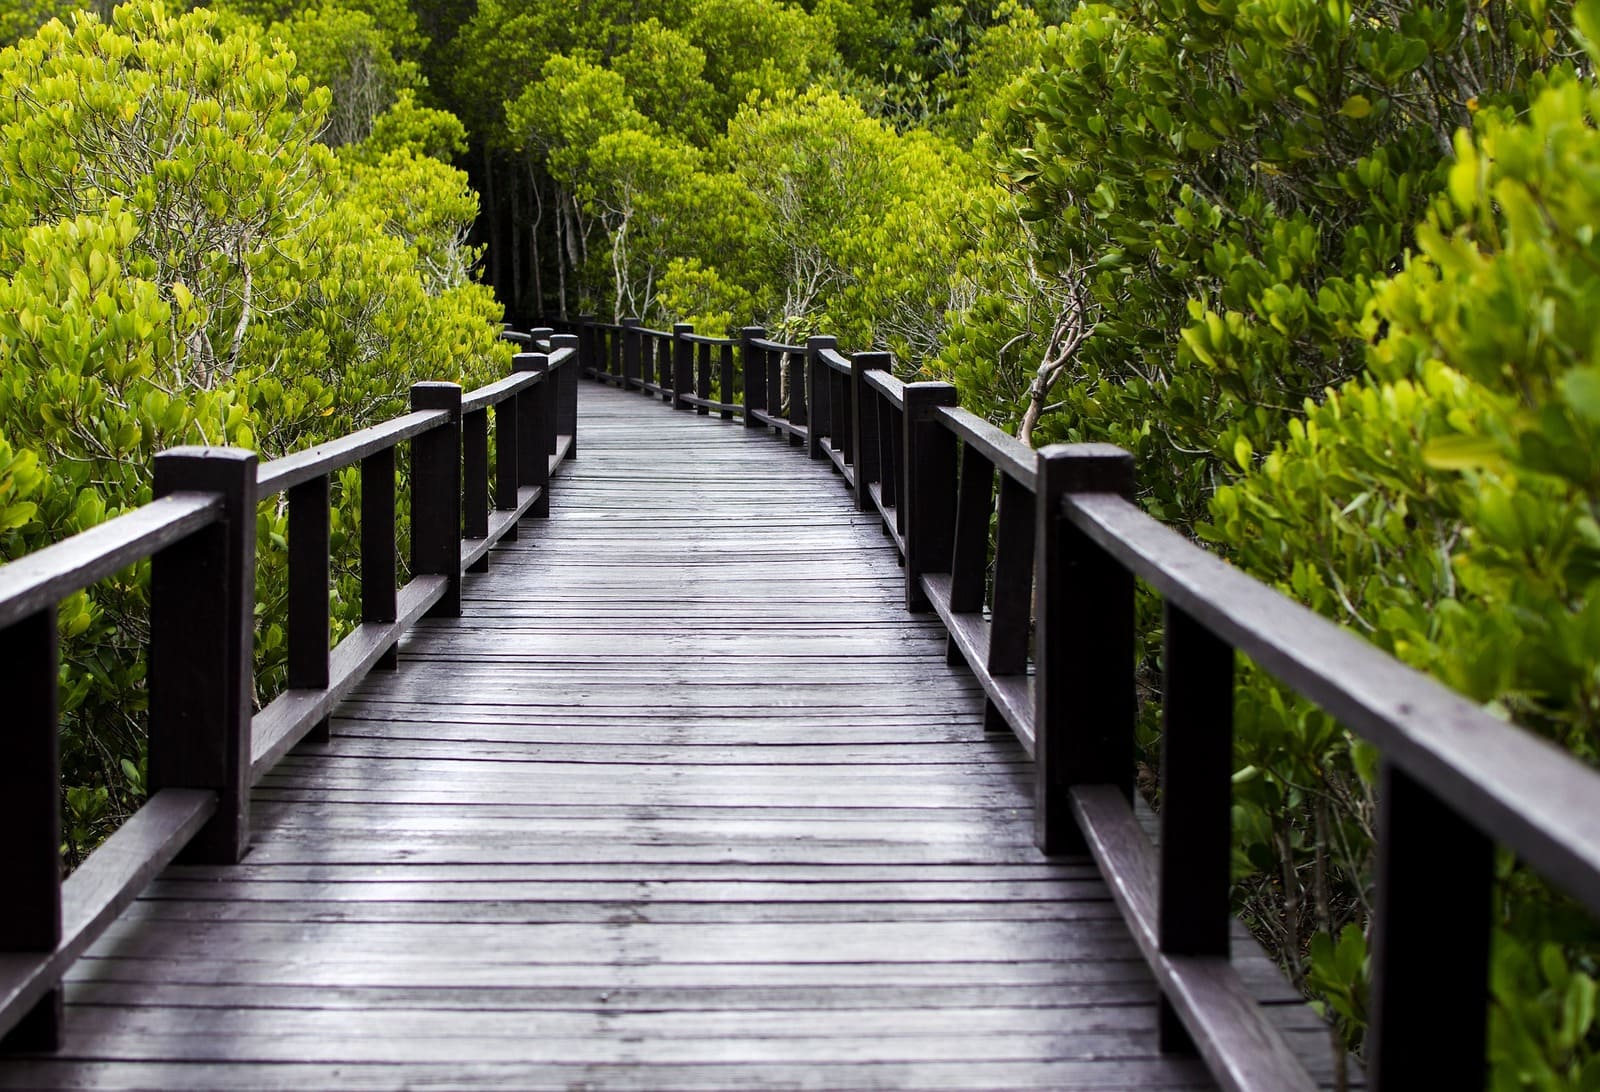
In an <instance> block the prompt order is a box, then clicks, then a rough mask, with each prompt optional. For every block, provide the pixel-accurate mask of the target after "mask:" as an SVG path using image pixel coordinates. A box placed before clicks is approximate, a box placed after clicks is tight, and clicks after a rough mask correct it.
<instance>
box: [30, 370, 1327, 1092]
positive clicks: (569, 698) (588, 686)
mask: <svg viewBox="0 0 1600 1092" xmlns="http://www.w3.org/2000/svg"><path fill="white" fill-rule="evenodd" d="M579 436H580V448H581V450H580V455H579V459H578V461H577V462H576V463H573V464H569V466H568V467H567V469H566V471H565V473H564V474H563V475H562V476H561V477H559V478H558V479H557V482H556V485H555V488H554V493H553V497H554V503H553V514H552V517H551V519H550V520H549V521H548V523H547V524H546V523H543V522H540V521H532V520H530V521H527V522H525V523H524V525H523V527H524V531H523V536H522V540H521V541H520V542H516V543H511V544H507V545H505V546H503V547H501V548H499V549H497V550H496V551H495V553H494V555H493V566H492V570H491V572H489V573H488V574H486V575H481V576H471V577H469V578H468V580H467V583H466V587H465V595H466V599H467V603H466V608H465V613H466V617H464V618H462V619H461V620H459V621H448V622H443V621H436V622H426V623H424V624H423V625H422V626H421V627H420V628H419V629H418V630H417V631H415V633H414V634H413V635H412V636H411V637H410V638H408V639H407V641H406V643H405V644H404V645H403V646H402V649H401V662H400V669H399V671H398V673H395V674H379V675H375V676H373V677H372V678H371V679H369V680H368V682H367V683H366V684H365V685H364V686H363V687H362V688H361V690H360V691H359V692H358V693H357V694H356V696H355V697H354V698H353V699H352V700H350V701H348V702H346V703H345V705H344V706H343V707H342V708H341V711H340V715H339V716H338V717H336V719H335V722H334V730H335V733H336V735H335V738H334V739H333V740H332V742H330V743H326V744H306V745H302V746H301V747H300V748H299V749H298V750H297V751H295V752H294V753H293V754H292V755H290V756H289V757H288V758H287V759H286V760H285V761H284V762H283V763H282V764H281V765H280V766H279V767H278V769H277V770H276V771H275V772H274V773H273V774H271V775H270V776H269V777H268V778H267V779H266V780H265V781H264V782H263V783H262V785H261V786H260V788H259V789H258V790H257V793H256V802H255V808H256V811H255V823H256V836H255V845H254V848H253V849H252V851H251V852H250V854H249V856H248V857H247V858H246V860H245V862H244V863H243V864H241V865H238V866H235V867H231V868H213V867H204V868H202V867H174V868H171V869H169V870H168V871H167V872H166V873H165V874H164V876H163V877H162V878H161V879H159V880H158V881H157V882H156V883H155V884H154V885H153V886H152V887H151V888H150V889H149V891H148V892H147V893H146V894H145V896H144V897H143V898H141V899H140V900H139V901H138V902H137V903H136V904H135V905H134V906H133V907H132V908H131V909H130V910H129V911H128V912H127V913H126V914H125V915H124V916H123V918H122V920H121V921H119V922H118V923H117V924H116V925H114V926H113V927H112V928H111V930H110V932H109V933H108V934H107V935H106V936H105V937H104V938H103V939H102V940H101V941H100V942H99V943H98V944H97V945H96V946H95V947H94V949H93V950H92V951H91V953H90V955H89V956H88V957H87V958H85V959H83V960H81V961H80V962H79V963H78V964H77V966H76V967H75V969H74V970H73V971H72V972H71V975H70V977H69V979H68V993H67V1001H68V1013H67V1024H66V1028H67V1041H66V1044H65V1046H64V1049H63V1050H62V1051H60V1053H59V1055H57V1056H53V1057H51V1058H47V1059H46V1058H32V1059H29V1058H22V1059H15V1060H10V1061H5V1062H0V1087H6V1088H18V1087H27V1088H37V1087H108V1088H109V1087H148V1088H180V1087H182V1088H222V1087H249V1088H263V1087H295V1088H322V1087H330V1088H331V1087H341V1088H369V1087H382V1088H396V1087H422V1088H431V1087H463V1086H476V1087H483V1086H491V1087H509V1088H572V1089H591V1088H592V1089H600V1088H606V1089H612V1088H615V1089H661V1090H665V1089H676V1088H684V1089H689V1088H693V1089H702V1088H704V1089H711V1088H716V1089H758V1088H829V1089H832V1088H951V1089H954V1088H966V1089H1000V1088H1037V1089H1076V1088H1084V1089H1088V1088H1094V1089H1178V1088H1183V1089H1190V1088H1196V1089H1198V1088H1209V1087H1211V1084H1210V1081H1209V1080H1208V1078H1207V1076H1206V1073H1205V1071H1204V1069H1203V1068H1202V1067H1201V1065H1200V1064H1199V1063H1198V1062H1195V1061H1192V1060H1183V1059H1176V1058H1171V1057H1163V1056H1162V1055H1160V1053H1159V1052H1158V1051H1157V1048H1156V1035H1155V1026H1156V1000H1155V989H1154V986H1153V984H1152V982H1151V979H1150V976H1149V973H1148V972H1147V970H1146V969H1145V965H1144V963H1143V961H1142V960H1141V959H1140V957H1139V953H1138V951H1137V949H1136V948H1135V945H1134V943H1133V941H1132V939H1131V938H1130V937H1129V935H1128V933H1127V930H1126V928H1125V927H1124V926H1123V924H1122V922H1121V920H1120V918H1119V917H1118V915H1117V911H1116V908H1115V906H1114V905H1113V904H1112V902H1111V900H1110V898H1109V895H1108V893H1107V891H1106V888H1105V886H1104V884H1103V883H1102V882H1101V881H1100V880H1099V879H1098V877H1097V875H1096V872H1095V870H1094V868H1093V866H1092V864H1091V863H1090V862H1089V861H1088V860H1087V859H1081V858H1056V859H1051V860H1047V859H1045V858H1043V857H1041V856H1040V855H1039V854H1038V852H1037V851H1036V850H1035V849H1034V848H1033V845H1032V840H1031V820H1030V814H1031V813H1030V770H1029V767H1028V765H1027V762H1026V758H1025V756H1024V754H1023V753H1022V752H1021V750H1020V749H1019V747H1018V746H1017V745H1016V744H1015V743H1014V742H1013V741H1011V740H1010V739H1009V738H1008V737H1007V738H1003V737H998V736H988V737H986V736H985V735H984V732H983V717H982V699H981V692H980V691H979V690H978V689H977V687H976V684H975V683H974V682H973V680H972V679H971V677H970V676H969V675H967V674H966V672H965V671H964V669H959V668H952V667H948V666H947V665H946V661H945V646H944V637H943V631H942V629H940V627H939V625H938V623H937V621H936V620H934V619H933V618H932V617H931V616H929V617H926V618H924V617H918V616H911V615H908V614H907V613H906V612H905V610H904V608H903V606H902V603H901V582H900V573H899V570H898V569H897V567H896V564H895V555H894V552H893V551H892V549H890V548H889V547H888V546H887V545H886V544H885V543H884V540H883V539H882V537H881V532H880V531H879V530H878V529H877V528H876V526H875V524H874V523H873V521H872V520H870V519H869V518H868V517H866V516H864V515H861V514H858V513H857V512H855V511H854V509H853V507H852V506H851V503H850V499H849V496H848V494H847V493H846V491H845V490H844V489H843V488H841V486H840V484H839V482H838V481H837V479H836V478H834V477H833V476H832V475H831V474H830V473H828V472H827V471H826V469H824V468H821V467H819V466H818V465H816V464H808V463H807V462H806V461H805V460H804V458H803V457H802V456H801V455H799V454H797V453H795V452H793V451H791V450H790V449H789V448H788V447H786V446H785V445H784V444H781V443H779V442H777V441H776V440H773V439H771V438H768V437H766V436H763V435H759V434H757V433H754V432H750V431H747V430H745V429H743V428H741V427H739V426H737V425H733V424H728V425H724V424H720V423H717V422H708V421H705V420H703V419H695V418H693V417H692V416H690V415H688V414H673V413H669V412H668V411H667V410H665V409H661V408H658V407H652V406H651V405H650V404H649V403H648V402H646V400H645V399H644V398H642V397H641V396H639V395H637V394H631V395H625V394H622V393H620V392H616V391H613V390H610V389H609V388H599V387H595V386H591V385H587V384H586V385H585V386H584V388H583V390H582V417H581V425H580V428H579ZM1242 947H1243V948H1244V949H1245V950H1246V951H1247V952H1248V954H1247V955H1245V956H1242V957H1240V962H1241V963H1242V965H1243V966H1244V969H1245V973H1246V978H1247V981H1249V982H1250V983H1252V984H1253V986H1254V987H1255V988H1256V989H1257V990H1258V991H1259V993H1260V995H1261V996H1263V997H1267V998H1270V999H1275V1000H1276V1002H1278V1003H1277V1005H1276V1006H1275V1008H1276V1011H1277V1012H1278V1013H1279V1015H1280V1023H1281V1024H1282V1025H1283V1026H1285V1027H1287V1028H1291V1029H1299V1030H1294V1031H1291V1038H1292V1039H1293V1040H1294V1041H1295V1042H1296V1044H1297V1046H1298V1047H1300V1048H1302V1049H1303V1050H1304V1052H1305V1054H1306V1056H1307V1057H1310V1058H1318V1059H1321V1061H1320V1062H1319V1063H1314V1068H1313V1072H1314V1073H1316V1074H1318V1075H1319V1078H1321V1077H1326V1075H1327V1071H1328V1068H1329V1067H1328V1063H1327V1061H1326V1059H1327V1053H1328V1052H1327V1035H1326V1032H1325V1031H1323V1030H1321V1028H1320V1026H1319V1025H1317V1023H1316V1021H1315V1019H1314V1017H1312V1016H1311V1014H1310V1013H1309V1012H1308V1011H1307V1010H1305V1009H1304V1007H1303V1006H1301V1005H1299V1004H1298V1003H1297V1000H1296V998H1295V997H1294V995H1293V994H1291V993H1290V992H1289V991H1288V990H1287V989H1286V988H1285V987H1284V986H1283V985H1282V984H1281V982H1279V980H1278V979H1277V972H1276V971H1275V970H1274V969H1273V968H1271V966H1270V964H1268V963H1267V961H1266V960H1265V959H1264V958H1263V957H1261V956H1260V955H1259V953H1257V952H1256V951H1255V950H1254V949H1253V948H1252V947H1250V946H1249V945H1244V946H1242Z"/></svg>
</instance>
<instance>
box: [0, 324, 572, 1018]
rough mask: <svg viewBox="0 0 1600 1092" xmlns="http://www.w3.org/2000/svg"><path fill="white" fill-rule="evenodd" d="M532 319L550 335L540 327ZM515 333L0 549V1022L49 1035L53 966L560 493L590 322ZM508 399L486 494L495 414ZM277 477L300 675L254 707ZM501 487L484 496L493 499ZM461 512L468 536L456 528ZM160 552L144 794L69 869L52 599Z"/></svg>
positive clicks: (163, 472)
mask: <svg viewBox="0 0 1600 1092" xmlns="http://www.w3.org/2000/svg"><path fill="white" fill-rule="evenodd" d="M535 334H536V335H539V336H535ZM501 336H502V337H504V338H505V339H506V340H510V341H513V342H516V343H518V344H526V345H533V346H543V345H548V346H549V348H550V351H549V352H531V353H520V354H518V355H517V356H516V357H515V358H514V361H513V366H514V369H515V370H514V372H513V374H512V375H511V376H508V377H507V378H505V379H501V380H499V381H497V382H493V383H490V384H487V385H486V386H483V387H480V388H478V389H477V390H474V391H472V392H469V393H467V394H465V395H463V394H462V392H461V388H460V387H459V386H457V385H456V384H453V383H419V384H416V385H414V386H413V387H412V389H411V400H412V410H411V412H410V413H407V414H404V415H402V416H400V417H397V418H395V419H394V420H391V421H386V422H383V423H381V424H377V425H373V426H371V427H369V428H364V429H360V430H358V431H356V432H353V433H350V434H348V435H346V436H342V437H339V438H338V439H335V440H332V441H329V442H327V443H324V444H319V445H317V446H315V447H312V448H308V449H306V450H304V451H299V452H296V453H294V454H292V455H288V456H285V457H283V458H281V459H276V460H273V461H271V462H268V463H264V464H260V465H258V464H257V462H256V457H255V456H254V455H253V454H251V453H250V452H245V451H241V450H239V449H237V448H178V449H175V450H172V451H165V452H162V453H161V454H159V455H158V456H157V457H156V464H155V488H154V492H155V497H156V499H154V500H152V501H151V502H150V503H148V504H145V505H143V506H141V507H139V508H136V509H134V510H133V511H131V512H128V513H125V514H124V515H121V516H118V517H116V518H115V519H111V520H108V521H106V522H105V523H102V524H100V525H98V526H96V527H92V528H90V529H89V530H87V531H84V532H82V533H80V534H77V535H74V536H72V537H71V538H68V539H65V540H63V541H62V542H58V543H56V544H54V545H52V546H48V547H46V548H44V549H42V550H38V551H35V552H34V553H32V554H29V555H27V556H25V557H22V558H19V559H17V560H15V561H13V562H11V563H9V564H7V565H0V691H3V692H4V693H5V694H6V695H7V701H8V717H9V721H10V723H8V725H7V729H8V730H7V731H6V732H5V733H0V767H3V768H5V769H6V771H7V774H8V785H11V786H13V787H15V788H17V789H18V791H14V792H8V793H4V794H0V825H3V826H4V828H5V829H6V830H8V831H11V832H12V834H11V836H10V837H8V838H6V839H4V840H0V874H4V875H5V876H6V878H7V882H8V885H9V887H8V895H7V898H6V900H4V902H3V903H0V945H4V947H3V948H0V1036H4V1037H5V1041H6V1045H7V1046H9V1047H15V1048H22V1049H38V1050H51V1049H54V1048H55V1047H56V1046H57V1045H58V1043H59V1040H60V1033H61V1022H62V1012H63V1009H62V1001H61V998H62V994H61V988H60V982H61V979H62V976H63V975H64V974H65V973H66V971H67V970H68V969H69V968H70V967H71V965H72V963H73V961H74V960H75V959H76V958H77V957H78V956H79V955H80V954H81V953H82V952H83V951H84V950H85V949H87V948H88V946H89V945H90V944H92V943H93V942H94V940H95V939H96V938H97V937H98V936H99V935H100V934H101V933H102V932H103V931H104V930H105V928H106V926H107V925H109V924H110V922H111V921H112V920H113V919H114V918H115V916H116V915H117V913H119V912H120V911H121V910H122V909H123V908H124V907H126V906H127V905H128V903H130V902H131V901H132V900H133V899H134V898H135V897H136V896H137V894H138V892H139V891H140V890H142V889H143V887H144V886H145V884H147V883H148V882H149V880H150V879H151V878H152V877H153V876H154V875H155V874H156V873H157V872H158V871H160V870H161V869H162V868H164V867H165V866H166V865H167V864H168V863H169V862H170V861H171V860H173V858H174V857H176V855H177V854H178V853H179V852H183V851H187V852H188V854H189V856H190V858H191V859H193V860H196V861H199V862H212V863H226V862H233V861H237V860H238V859H239V857H240V856H241V855H242V854H243V852H244V850H245V849H246V848H247V846H248V843H249V831H250V825H249V791H250V786H251V785H253V784H254V783H255V782H256V781H258V780H259V779H260V778H261V776H262V775H263V774H264V773H265V772H266V771H267V770H268V769H270V768H271V767H272V765H273V764H274V763H275V762H276V761H277V760H278V759H279V758H281V757H282V756H283V755H284V754H285V753H286V752H287V751H288V750H289V749H290V748H291V747H292V746H294V744H295V743H297V742H299V741H300V740H301V739H303V738H306V737H308V736H310V735H311V734H312V733H313V732H321V733H326V731H327V721H328V716H329V714H330V713H331V712H332V710H333V708H334V707H335V706H336V705H337V704H338V702H339V701H340V699H342V698H343V697H344V696H345V695H346V694H348V693H349V691H350V690H351V689H352V688H353V687H354V686H355V685H356V684H357V683H358V682H360V680H361V679H362V678H364V677H365V676H366V675H367V673H368V672H369V671H371V670H372V669H373V668H375V667H379V666H392V665H393V662H394V646H395V644H396V642H397V641H398V640H399V638H400V637H401V635H402V634H403V633H404V632H405V631H406V630H407V629H408V628H409V627H410V626H411V625H412V624H413V623H414V622H415V621H416V620H417V619H418V618H420V617H422V616H423V615H425V614H439V615H459V614H460V613H461V597H460V582H461V577H462V574H463V572H465V571H482V570H483V569H485V568H487V565H488V553H489V550H490V548H491V547H492V546H493V545H495V543H497V542H500V541H503V540H507V539H511V538H514V537H515V536H516V533H517V521H518V520H519V519H521V517H522V516H523V515H524V514H527V513H530V512H531V513H532V514H534V515H545V514H548V511H549V481H550V476H551V474H552V473H553V472H554V471H555V470H556V468H557V467H558V466H560V465H561V464H562V463H563V462H565V461H566V460H567V459H570V458H574V457H576V455H577V439H576V432H577V424H576V422H577V401H576V399H577V378H578V363H579V350H578V339H577V338H576V337H573V336H571V335H556V334H554V333H553V331H549V330H541V331H535V333H534V334H517V333H516V332H515V331H507V332H505V333H502V335H501ZM491 409H492V410H493V411H494V413H495V415H496V422H497V425H498V427H497V429H496V437H497V449H496V455H497V460H498V474H497V481H496V484H495V493H494V497H493V499H492V501H491V498H490V494H489V469H488V413H489V411H490V410H491ZM407 441H409V442H410V443H411V450H412V458H411V463H412V475H411V487H412V535H411V540H412V559H411V568H412V572H413V574H414V575H413V577H412V579H411V580H410V581H409V582H408V583H407V584H406V585H405V586H404V587H401V588H398V589H397V588H396V587H395V577H396V557H395V542H396V520H395V514H396V505H395V477H396V475H395V448H396V447H397V446H398V445H399V444H400V443H402V442H407ZM358 463H359V464H360V467H361V481H362V496H361V520H360V523H361V573H362V619H363V620H362V622H361V624H360V625H358V626H356V627H355V628H354V629H353V630H352V632H351V633H350V634H349V635H348V636H346V637H345V639H344V640H342V641H341V642H340V643H339V644H338V646H337V647H335V648H333V649H332V650H331V651H330V649H329V647H328V646H329V643H330V641H329V636H330V619H329V614H328V586H329V577H330V559H329V527H330V511H329V499H330V497H329V493H330V477H331V475H332V474H333V472H335V471H337V470H340V469H343V468H345V467H348V466H353V465H356V464H358ZM276 493H285V494H287V504H288V518H289V535H288V540H289V596H288V613H289V617H288V626H287V629H288V686H287V689H285V690H284V692H283V693H282V694H280V695H279V696H278V697H277V698H276V699H274V700H273V701H272V702H271V703H269V704H268V705H267V706H266V707H265V708H263V709H262V710H261V711H260V712H258V713H256V714H255V715H254V716H253V717H252V716H251V715H250V703H251V697H250V695H251V691H252V689H253V678H252V665H251V656H252V652H251V645H252V640H251V632H252V629H253V627H254V614H255V611H254V587H255V537H256V505H257V503H258V500H259V499H260V498H265V497H271V496H272V495H273V494H276ZM491 504H492V506H493V507H492V510H491V508H490V506H491ZM463 523H465V532H466V533H465V536H464V537H463V533H462V531H463ZM145 559H150V560H151V563H152V564H151V579H150V587H151V591H150V646H149V669H148V693H149V703H150V724H149V740H150V744H149V772H148V784H149V787H150V795H149V798H148V799H147V800H146V801H145V803H144V805H143V806H142V807H141V808H139V810H138V811H136V812H135V813H134V814H133V816H131V817H130V818H129V819H128V820H127V821H126V822H125V823H124V824H123V825H122V826H121V828H119V830H118V831H117V832H116V833H115V834H113V835H112V836H111V837H110V838H109V839H107V840H106V841H105V842H104V843H103V844H102V845H101V846H99V847H98V848H97V849H96V850H95V851H94V852H93V853H91V854H90V855H89V857H88V858H87V859H86V860H85V861H84V862H83V863H82V864H81V865H80V866H79V867H78V869H77V871H75V872H74V873H73V874H72V876H70V877H68V878H67V880H66V881H65V882H64V883H63V881H62V878H61V869H60V807H59V801H58V799H57V796H58V794H59V791H60V788H59V780H60V775H59V740H58V738H57V733H58V724H57V717H58V709H57V695H56V678H57V674H58V670H59V664H58V659H59V651H58V646H57V641H58V638H57V632H56V613H57V608H58V606H59V604H60V603H61V601H62V600H63V599H65V598H67V597H68V596H70V595H72V594H74V593H76V592H78V591H81V590H83V589H84V588H86V587H88V586H89V585H91V584H93V583H95V582H96V581H98V580H102V579H105V578H106V577H109V576H111V575H113V574H115V573H117V572H119V571H121V570H123V569H126V568H127V567H128V566H130V565H133V564H136V563H138V562H140V561H143V560H145Z"/></svg>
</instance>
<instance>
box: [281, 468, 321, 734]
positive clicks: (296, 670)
mask: <svg viewBox="0 0 1600 1092" xmlns="http://www.w3.org/2000/svg"><path fill="white" fill-rule="evenodd" d="M330 499H331V498H330V490H329V483H328V475H326V474H319V475H318V476H317V477H315V478H312V479H311V480H310V481H307V482H301V483H300V484H299V485H295V486H291V487H290V488H289V491H288V503H289V604H288V608H289V609H288V638H289V640H288V644H289V656H288V659H289V663H288V669H289V671H288V678H287V679H286V680H285V681H286V685H287V686H288V687H289V689H291V690H325V689H327V686H328V643H329V636H330V630H331V625H330V622H329V618H328V579H329V576H330V571H331V568H332V563H331V560H330V558H329V556H328V553H329V539H330V523H331V515H330V513H329V502H330ZM328 735H329V727H328V718H326V717H324V718H323V719H322V720H320V721H319V722H317V724H316V725H315V726H314V727H312V729H311V731H309V732H308V733H306V737H305V738H306V739H309V740H311V741H313V742H326V741H327V739H328Z"/></svg>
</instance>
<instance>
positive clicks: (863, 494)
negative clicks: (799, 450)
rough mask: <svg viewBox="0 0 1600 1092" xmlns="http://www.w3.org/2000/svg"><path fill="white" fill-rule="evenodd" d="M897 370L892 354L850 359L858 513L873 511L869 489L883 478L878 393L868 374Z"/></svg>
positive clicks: (866, 354) (863, 354) (879, 353)
mask: <svg viewBox="0 0 1600 1092" xmlns="http://www.w3.org/2000/svg"><path fill="white" fill-rule="evenodd" d="M893 367H894V357H893V356H892V355H890V354H889V353H882V352H876V353H857V354H856V355H855V356H853V357H851V358H850V402H851V406H852V409H851V414H850V427H851V429H853V430H854V435H853V436H852V438H851V441H850V444H851V446H852V447H853V448H855V459H856V462H855V467H856V511H858V512H870V511H872V493H871V491H870V489H869V488H868V487H869V486H871V485H872V484H873V483H874V482H876V481H878V480H879V478H880V477H881V474H882V471H881V464H880V462H879V459H878V407H877V405H876V404H875V403H874V402H873V397H874V395H875V394H876V392H875V391H873V389H872V388H871V387H869V386H867V373H868V372H871V371H880V372H887V371H890V370H891V369H892V368H893Z"/></svg>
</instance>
